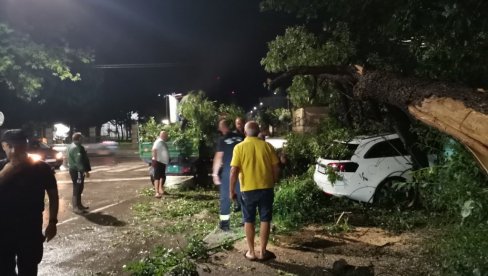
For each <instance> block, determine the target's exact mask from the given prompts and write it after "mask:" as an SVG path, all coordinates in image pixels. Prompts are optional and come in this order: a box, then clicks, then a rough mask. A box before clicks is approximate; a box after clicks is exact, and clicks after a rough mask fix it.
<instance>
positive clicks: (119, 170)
mask: <svg viewBox="0 0 488 276" xmlns="http://www.w3.org/2000/svg"><path fill="white" fill-rule="evenodd" d="M141 168H147V165H137V166H131V167H125V168H122V169H117V170H110V172H113V173H118V172H123V171H130V170H135V169H141Z"/></svg>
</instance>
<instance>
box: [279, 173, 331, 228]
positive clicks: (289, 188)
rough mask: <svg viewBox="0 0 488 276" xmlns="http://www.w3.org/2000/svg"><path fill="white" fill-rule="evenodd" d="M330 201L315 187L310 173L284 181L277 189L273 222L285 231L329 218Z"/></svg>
mask: <svg viewBox="0 0 488 276" xmlns="http://www.w3.org/2000/svg"><path fill="white" fill-rule="evenodd" d="M329 202H330V199H329V198H328V197H326V196H325V195H324V194H323V192H322V191H321V190H320V189H319V188H318V187H317V185H315V183H314V182H313V178H312V176H311V174H310V173H306V174H304V175H302V176H300V177H290V178H288V179H285V180H282V181H281V182H280V183H279V184H278V187H277V189H276V193H275V200H274V207H273V221H274V222H275V223H276V224H277V225H278V226H280V227H283V228H284V229H289V230H291V229H297V228H299V227H301V226H303V225H306V224H309V223H314V222H320V221H323V220H324V219H325V218H327V215H328V213H329V212H328V208H327V206H329V204H330V203H329Z"/></svg>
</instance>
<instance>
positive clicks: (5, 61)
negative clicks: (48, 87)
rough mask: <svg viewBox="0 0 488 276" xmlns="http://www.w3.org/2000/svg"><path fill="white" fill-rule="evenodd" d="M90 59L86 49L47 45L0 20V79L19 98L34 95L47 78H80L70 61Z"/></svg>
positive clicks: (25, 98)
mask: <svg viewBox="0 0 488 276" xmlns="http://www.w3.org/2000/svg"><path fill="white" fill-rule="evenodd" d="M92 60H93V57H92V55H91V54H89V53H86V52H84V51H81V50H75V49H71V48H70V47H69V46H68V45H63V46H56V47H53V46H49V47H47V46H45V45H43V44H40V43H36V42H35V41H33V40H32V39H31V38H30V37H29V36H28V35H26V34H22V33H19V32H17V31H15V30H13V29H11V28H10V27H9V26H8V25H6V24H3V23H0V83H3V84H5V85H6V87H7V88H8V89H9V90H12V91H14V92H15V93H16V95H17V97H19V98H22V99H24V100H28V101H30V100H32V99H34V98H36V97H38V96H39V92H40V91H41V90H42V87H43V85H44V83H45V81H46V79H49V78H57V79H59V80H70V81H79V80H81V75H80V74H79V73H75V72H73V70H72V69H71V64H73V63H75V62H79V63H84V64H86V63H90V62H91V61H92Z"/></svg>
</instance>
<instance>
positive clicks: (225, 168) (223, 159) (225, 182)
mask: <svg viewBox="0 0 488 276" xmlns="http://www.w3.org/2000/svg"><path fill="white" fill-rule="evenodd" d="M219 130H220V131H221V132H222V134H223V135H222V137H220V139H219V142H218V144H217V152H216V153H215V156H214V161H213V173H212V176H213V182H214V184H215V185H219V187H220V223H219V227H220V229H221V230H223V231H229V230H230V206H231V200H230V198H229V176H230V161H231V160H232V151H233V150H234V146H235V145H237V144H238V143H240V142H241V141H242V140H243V139H242V137H241V136H240V135H238V134H236V133H233V132H231V131H230V129H229V126H228V124H227V122H226V121H225V120H220V122H219ZM236 187H238V186H236ZM236 193H237V194H240V193H239V189H238V188H236ZM237 198H238V199H239V198H240V197H239V196H238V197H237Z"/></svg>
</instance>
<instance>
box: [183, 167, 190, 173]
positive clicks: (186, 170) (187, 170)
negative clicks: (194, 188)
mask: <svg viewBox="0 0 488 276" xmlns="http://www.w3.org/2000/svg"><path fill="white" fill-rule="evenodd" d="M190 172H191V167H183V169H181V173H190Z"/></svg>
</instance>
